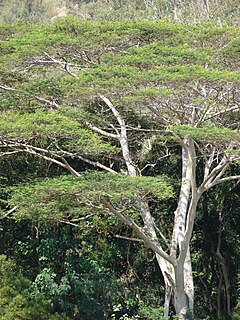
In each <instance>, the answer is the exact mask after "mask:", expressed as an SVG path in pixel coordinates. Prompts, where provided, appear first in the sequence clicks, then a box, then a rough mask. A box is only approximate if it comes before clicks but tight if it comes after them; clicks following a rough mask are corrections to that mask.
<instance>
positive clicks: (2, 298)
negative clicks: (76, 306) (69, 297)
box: [0, 255, 64, 320]
mask: <svg viewBox="0 0 240 320" xmlns="http://www.w3.org/2000/svg"><path fill="white" fill-rule="evenodd" d="M0 273H1V274H0V276H1V277H0V283H1V289H0V306H1V311H0V319H2V320H3V319H6V320H13V319H17V320H21V319H22V320H28V319H29V320H34V319H36V317H37V318H38V319H39V320H47V319H48V320H50V319H51V320H57V319H64V315H63V316H61V317H60V316H59V315H54V314H53V311H52V306H51V304H50V302H49V301H48V300H46V299H44V297H43V295H41V294H38V295H36V296H35V297H32V296H31V292H30V291H29V288H30V282H29V280H27V278H25V277H24V276H23V275H22V274H21V273H20V271H19V270H17V268H16V265H14V263H13V262H12V261H10V260H7V259H6V257H5V256H3V255H1V256H0Z"/></svg>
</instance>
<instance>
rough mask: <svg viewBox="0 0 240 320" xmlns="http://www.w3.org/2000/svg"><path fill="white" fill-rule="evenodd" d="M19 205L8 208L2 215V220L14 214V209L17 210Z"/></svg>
mask: <svg viewBox="0 0 240 320" xmlns="http://www.w3.org/2000/svg"><path fill="white" fill-rule="evenodd" d="M17 208H18V206H14V207H13V208H12V209H10V210H8V211H7V212H6V213H5V214H4V215H3V216H0V220H3V219H5V218H8V216H9V215H10V214H12V213H13V212H14V211H16V210H17Z"/></svg>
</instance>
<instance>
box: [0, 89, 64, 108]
mask: <svg viewBox="0 0 240 320" xmlns="http://www.w3.org/2000/svg"><path fill="white" fill-rule="evenodd" d="M0 88H1V89H4V90H7V91H14V92H17V89H15V88H12V87H9V86H6V85H3V84H0ZM17 94H18V95H20V96H27V97H30V98H32V99H36V100H38V101H40V102H44V103H46V104H47V105H49V106H50V107H53V108H55V109H59V105H58V104H57V103H56V102H55V101H51V100H48V99H45V98H42V97H39V96H35V95H29V94H23V93H17Z"/></svg>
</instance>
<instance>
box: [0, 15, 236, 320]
mask: <svg viewBox="0 0 240 320" xmlns="http://www.w3.org/2000/svg"><path fill="white" fill-rule="evenodd" d="M12 28H13V27H12ZM16 30H17V28H16ZM8 32H9V31H7V30H6V31H5V34H7V33H8ZM11 32H13V31H12V29H11ZM237 32H238V28H233V27H220V26H218V27H216V26H214V25H202V26H197V25H196V26H189V25H186V24H179V25H174V24H171V23H169V22H166V21H160V22H157V23H154V22H130V21H129V22H124V23H120V22H118V23H115V24H113V23H106V22H102V23H90V22H86V21H84V22H79V21H75V20H74V19H73V18H68V19H65V20H61V21H59V22H57V23H56V24H54V25H51V26H40V27H31V26H26V27H25V28H22V31H21V32H20V33H16V34H15V35H13V36H12V37H11V39H10V41H7V42H6V41H2V43H3V56H2V59H1V61H4V60H5V61H6V57H8V61H9V62H8V63H7V64H4V65H2V66H1V69H2V71H3V73H4V78H3V80H2V81H3V82H2V83H1V90H2V96H1V97H2V100H3V101H2V117H1V120H0V127H1V141H0V147H1V149H2V152H1V156H14V154H16V153H28V154H31V155H34V156H38V157H40V158H42V159H44V160H46V161H49V162H51V163H53V164H56V165H58V166H60V167H62V168H64V169H67V170H68V171H69V172H70V173H71V174H72V175H73V176H74V177H75V178H74V177H71V176H69V175H67V176H61V177H57V178H53V179H44V180H43V181H37V182H35V183H27V184H26V185H23V186H18V187H16V188H14V189H13V192H12V198H11V200H10V201H9V204H12V206H14V208H15V210H16V214H19V215H25V214H26V213H28V214H31V215H33V214H36V215H41V216H43V217H47V216H48V215H49V214H51V216H55V218H56V219H61V220H63V219H65V221H66V220H68V221H69V223H74V219H76V217H78V218H80V217H81V216H82V215H84V214H86V213H87V212H89V211H90V213H92V211H95V212H96V210H100V211H101V212H102V211H104V212H108V213H110V214H112V215H114V216H116V217H117V218H118V219H120V220H121V221H122V222H123V223H124V224H126V225H127V226H128V227H129V228H131V229H133V231H134V233H135V235H136V236H138V237H139V238H140V239H141V240H143V241H144V243H145V245H146V246H147V247H149V248H151V249H152V250H153V252H154V253H155V255H156V259H157V261H158V264H159V267H160V269H161V271H162V275H163V278H164V282H165V305H164V310H165V311H164V314H165V316H166V317H167V316H168V312H169V305H170V301H171V297H172V296H173V304H174V308H175V311H176V313H177V314H178V315H179V316H180V319H190V318H192V315H193V309H194V285H193V276H192V266H191V255H190V240H191V236H192V232H193V227H194V221H195V217H196V214H197V207H198V203H199V201H200V200H201V197H202V195H203V194H204V193H205V192H208V190H209V189H212V188H214V187H215V186H216V185H219V184H222V183H231V181H234V180H239V178H240V176H239V175H238V174H236V175H231V174H229V172H230V171H229V168H231V166H234V165H236V166H239V164H238V162H237V161H238V160H239V137H240V135H239V131H238V129H239V120H238V119H239V111H240V108H239V80H240V77H239V71H235V70H237V64H238V62H237V60H236V59H235V57H236V55H237V44H238V41H239V39H238V38H235V35H236V33H237ZM26 44H27V46H26ZM14 48H15V49H14ZM17 59H19V61H17ZM13 64H14V69H13ZM43 108H44V110H43ZM171 145H177V146H178V148H177V149H176V148H175V150H181V163H182V165H181V166H182V168H181V175H182V178H181V181H180V182H179V189H178V192H179V195H178V201H177V206H176V210H175V211H174V213H171V212H169V214H172V215H173V216H174V217H173V225H172V231H171V232H170V231H169V232H168V235H167V236H165V235H164V234H163V232H162V230H161V229H162V228H161V224H162V223H164V222H163V221H159V222H160V224H159V225H157V217H156V216H154V212H153V210H152V208H151V206H150V205H149V204H150V202H151V201H157V200H156V199H161V200H162V201H163V200H164V199H166V198H168V197H172V196H173V193H172V190H171V188H170V186H169V178H167V177H166V176H165V177H154V176H153V177H151V176H149V175H148V172H149V168H151V167H154V166H155V165H156V164H155V163H153V162H152V161H153V160H156V158H155V159H153V158H152V157H151V154H152V152H153V150H154V149H156V148H159V149H160V150H161V152H163V150H166V151H167V152H166V154H164V155H163V159H165V158H167V157H171V153H169V148H170V147H171ZM77 161H79V162H78V163H77ZM157 161H163V160H162V159H161V158H159V159H157ZM82 162H85V163H87V164H88V165H89V166H91V167H92V168H93V169H94V168H95V169H94V170H93V172H85V173H82V172H81V171H82V170H81V164H82ZM26 198H27V199H28V201H27V202H26ZM158 201H159V200H158ZM16 206H17V207H18V208H16ZM11 213H12V211H11ZM63 213H64V214H63ZM6 214H8V212H7V213H6ZM63 215H64V218H63V217H62V216H63ZM79 216H80V217H79ZM140 218H141V220H140Z"/></svg>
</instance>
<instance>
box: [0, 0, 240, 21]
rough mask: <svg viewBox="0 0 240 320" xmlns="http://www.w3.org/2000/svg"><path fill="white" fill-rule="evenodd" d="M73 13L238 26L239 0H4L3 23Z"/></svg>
mask: <svg viewBox="0 0 240 320" xmlns="http://www.w3.org/2000/svg"><path fill="white" fill-rule="evenodd" d="M67 14H72V15H75V16H77V17H78V18H80V19H93V20H102V19H105V20H119V19H125V18H130V19H133V18H134V19H147V20H158V19H162V18H169V19H171V20H175V21H186V22H199V21H202V20H210V21H215V22H218V23H219V24H221V23H227V24H239V20H240V19H239V16H240V3H239V1H238V0H85V1H83V0H59V1H57V0H32V1H29V0H2V1H0V22H1V23H13V22H14V21H16V20H19V19H23V20H25V21H29V22H32V23H42V22H51V21H53V20H54V19H55V18H56V17H62V16H65V15H67Z"/></svg>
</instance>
